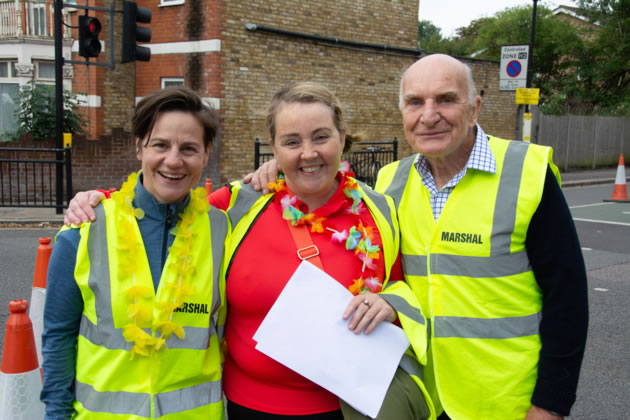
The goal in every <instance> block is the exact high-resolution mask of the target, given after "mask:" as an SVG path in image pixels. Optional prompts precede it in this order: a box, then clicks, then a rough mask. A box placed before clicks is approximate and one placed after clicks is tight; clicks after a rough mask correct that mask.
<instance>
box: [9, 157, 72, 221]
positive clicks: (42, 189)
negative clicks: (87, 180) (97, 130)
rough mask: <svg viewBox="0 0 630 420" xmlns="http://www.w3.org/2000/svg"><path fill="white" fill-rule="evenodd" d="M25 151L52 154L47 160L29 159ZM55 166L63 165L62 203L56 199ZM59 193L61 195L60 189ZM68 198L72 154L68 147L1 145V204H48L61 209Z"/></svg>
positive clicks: (18, 205)
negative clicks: (60, 157)
mask: <svg viewBox="0 0 630 420" xmlns="http://www.w3.org/2000/svg"><path fill="white" fill-rule="evenodd" d="M60 152H61V153H63V155H62V156H63V158H62V159H61V160H59V159H57V158H56V156H57V154H58V153H60ZM25 154H26V155H29V156H31V155H35V156H36V157H38V158H39V157H41V156H42V155H47V154H51V155H52V156H51V158H50V159H35V158H31V159H29V158H25V157H24V156H23V155H25ZM7 156H8V157H7ZM57 165H63V166H64V167H65V181H66V182H65V198H66V201H65V203H63V200H58V199H57V190H56V182H55V173H56V167H57ZM62 185H63V184H62ZM60 196H61V197H63V196H64V194H63V191H61V194H60ZM71 198H72V155H71V152H70V148H69V147H66V148H65V149H40V148H19V147H0V207H51V208H56V209H58V210H60V209H62V208H64V207H67V205H68V203H69V202H70V199H71ZM58 203H59V204H58Z"/></svg>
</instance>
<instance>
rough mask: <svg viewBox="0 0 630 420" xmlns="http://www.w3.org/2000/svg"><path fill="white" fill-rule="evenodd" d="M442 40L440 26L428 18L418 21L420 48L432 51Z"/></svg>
mask: <svg viewBox="0 0 630 420" xmlns="http://www.w3.org/2000/svg"><path fill="white" fill-rule="evenodd" d="M441 42H442V34H441V31H440V28H438V27H437V26H435V25H434V24H433V23H431V22H429V21H428V20H421V21H419V22H418V48H421V49H423V50H427V51H432V50H433V49H435V48H436V46H438V45H439V44H440V43H441Z"/></svg>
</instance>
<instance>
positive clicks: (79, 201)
mask: <svg viewBox="0 0 630 420" xmlns="http://www.w3.org/2000/svg"><path fill="white" fill-rule="evenodd" d="M103 198H105V194H103V193H102V192H100V191H96V190H90V191H81V192H79V193H77V194H76V195H75V196H74V198H73V199H72V200H70V204H69V205H68V210H66V214H65V215H64V216H63V223H65V225H66V226H70V225H76V226H79V225H81V224H82V223H85V222H93V221H95V220H96V214H95V213H94V210H93V209H92V207H96V206H97V205H98V203H100V202H101V200H102V199H103Z"/></svg>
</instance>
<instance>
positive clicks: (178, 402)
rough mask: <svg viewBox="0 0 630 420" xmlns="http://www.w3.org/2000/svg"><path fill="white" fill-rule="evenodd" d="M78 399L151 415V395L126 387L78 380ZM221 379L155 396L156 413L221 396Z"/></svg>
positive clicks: (105, 409)
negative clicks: (99, 385) (110, 387)
mask: <svg viewBox="0 0 630 420" xmlns="http://www.w3.org/2000/svg"><path fill="white" fill-rule="evenodd" d="M75 382H76V386H75V392H76V399H77V401H80V402H81V404H82V405H83V407H85V408H86V409H87V410H89V411H93V412H100V413H110V414H130V415H136V416H140V417H147V418H149V417H151V399H150V398H151V396H150V395H149V394H146V393H134V392H125V391H116V392H111V391H106V392H99V391H97V390H95V389H94V388H93V387H92V386H90V385H88V384H84V383H82V382H79V381H75ZM222 398H223V396H222V391H221V381H214V382H206V383H203V384H199V385H194V386H190V387H187V388H182V389H178V390H175V391H170V392H164V393H161V394H156V395H155V396H154V403H155V417H156V418H158V417H161V416H164V415H166V414H172V413H179V412H182V411H189V410H194V409H196V408H199V407H203V406H205V405H209V404H214V403H218V402H220V401H221V400H222Z"/></svg>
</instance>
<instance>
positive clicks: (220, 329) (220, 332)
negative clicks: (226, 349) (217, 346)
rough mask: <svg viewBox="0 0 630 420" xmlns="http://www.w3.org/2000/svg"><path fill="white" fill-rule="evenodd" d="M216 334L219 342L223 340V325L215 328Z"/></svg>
mask: <svg viewBox="0 0 630 420" xmlns="http://www.w3.org/2000/svg"><path fill="white" fill-rule="evenodd" d="M217 330H218V331H217V334H218V337H219V341H221V340H223V337H225V324H224V325H219V327H218V328H217Z"/></svg>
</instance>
